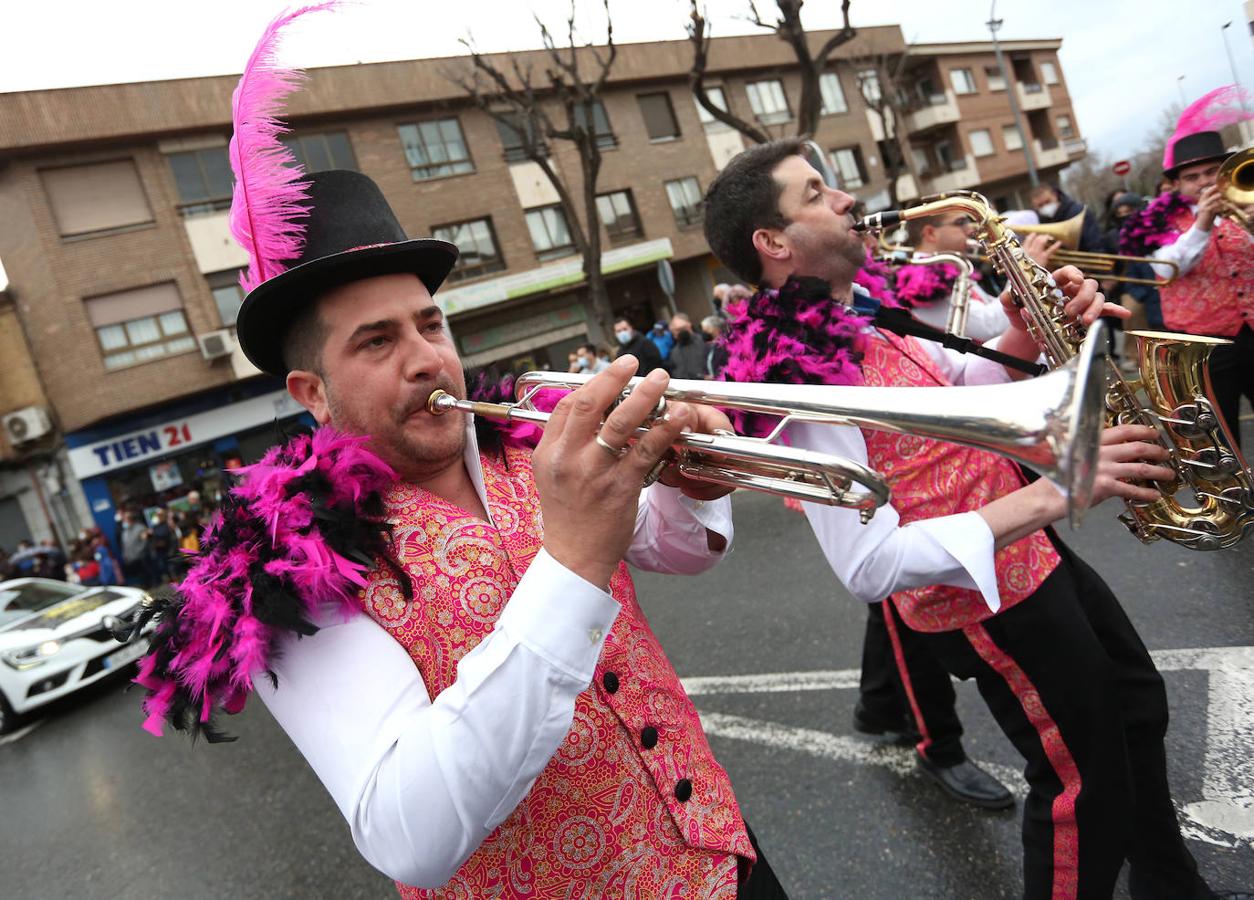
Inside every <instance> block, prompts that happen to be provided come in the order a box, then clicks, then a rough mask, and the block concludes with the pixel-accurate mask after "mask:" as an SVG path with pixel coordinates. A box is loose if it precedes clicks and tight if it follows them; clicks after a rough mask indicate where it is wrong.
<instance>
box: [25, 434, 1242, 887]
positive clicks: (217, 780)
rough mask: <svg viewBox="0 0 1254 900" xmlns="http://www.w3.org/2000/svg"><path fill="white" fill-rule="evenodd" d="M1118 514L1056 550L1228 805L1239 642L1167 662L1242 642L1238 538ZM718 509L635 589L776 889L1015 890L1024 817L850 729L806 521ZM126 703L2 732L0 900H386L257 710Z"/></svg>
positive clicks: (996, 738)
mask: <svg viewBox="0 0 1254 900" xmlns="http://www.w3.org/2000/svg"><path fill="white" fill-rule="evenodd" d="M1247 425H1248V423H1247ZM1252 437H1254V435H1251V434H1250V433H1249V430H1248V428H1247V442H1248V441H1250V439H1251V438H1252ZM1117 512H1118V508H1117V507H1116V506H1114V505H1110V506H1107V507H1103V508H1101V509H1099V510H1096V511H1095V512H1094V513H1093V514H1092V515H1091V516H1090V520H1089V522H1088V523H1086V525H1085V527H1084V528H1083V530H1081V531H1079V532H1076V533H1070V534H1064V537H1065V538H1066V539H1067V540H1068V541H1069V542H1070V543H1071V544H1072V546H1074V547H1076V548H1077V549H1078V551H1079V552H1080V553H1081V555H1083V556H1084V557H1085V558H1086V559H1088V560H1089V561H1090V562H1092V563H1093V564H1094V565H1095V566H1096V567H1097V568H1098V569H1099V570H1100V571H1101V572H1102V573H1103V574H1104V575H1105V576H1106V578H1107V580H1108V581H1109V582H1110V583H1111V585H1112V586H1113V587H1114V589H1115V591H1116V593H1117V594H1118V595H1119V596H1120V597H1121V598H1122V599H1123V602H1124V604H1125V606H1126V607H1127V609H1128V611H1129V614H1130V615H1131V616H1132V618H1133V620H1134V621H1135V623H1136V624H1137V626H1138V628H1139V629H1140V631H1141V634H1142V635H1143V637H1144V638H1145V641H1146V643H1147V644H1148V645H1149V647H1150V648H1151V649H1152V650H1154V651H1163V653H1162V655H1161V656H1160V664H1161V666H1162V667H1163V668H1164V669H1165V670H1166V679H1167V685H1168V690H1169V693H1170V699H1171V705H1172V714H1173V720H1172V727H1171V732H1170V734H1169V736H1168V742H1169V752H1170V765H1171V771H1170V775H1171V781H1172V785H1173V788H1174V793H1175V796H1176V799H1177V801H1178V803H1180V804H1181V805H1186V804H1201V803H1203V802H1204V801H1205V800H1211V801H1216V803H1217V804H1218V808H1220V810H1221V812H1222V808H1223V802H1222V801H1223V799H1224V798H1225V797H1227V796H1231V795H1234V794H1236V795H1240V794H1241V793H1242V791H1243V792H1244V793H1243V796H1245V797H1249V796H1250V795H1251V794H1254V783H1252V782H1249V781H1244V776H1245V774H1246V773H1248V771H1249V766H1250V765H1251V764H1250V762H1249V761H1250V760H1251V759H1254V724H1251V718H1252V717H1251V716H1250V715H1248V713H1250V711H1251V710H1250V706H1249V703H1250V702H1251V697H1252V692H1251V691H1249V690H1243V688H1249V687H1251V686H1254V679H1252V678H1251V675H1252V674H1254V656H1252V655H1251V653H1254V651H1250V652H1247V653H1245V654H1244V656H1245V658H1244V659H1242V652H1241V651H1232V650H1228V651H1222V652H1212V653H1210V654H1202V655H1197V654H1193V655H1188V654H1179V653H1172V652H1170V651H1178V650H1191V649H1198V648H1254V591H1252V590H1251V587H1252V586H1254V541H1247V542H1246V543H1245V544H1244V545H1243V546H1241V547H1240V548H1238V549H1236V550H1234V551H1228V552H1223V553H1209V554H1204V553H1190V552H1187V551H1184V550H1180V549H1178V548H1175V547H1173V546H1171V545H1164V544H1157V545H1152V546H1142V545H1140V544H1138V543H1137V542H1136V541H1135V540H1133V539H1132V538H1131V537H1130V536H1128V535H1127V534H1126V533H1124V531H1123V528H1122V526H1120V525H1118V524H1117V523H1116V522H1115V520H1114V515H1115V513H1117ZM736 515H737V523H738V529H739V531H738V535H737V539H736V547H735V549H734V551H733V553H732V555H731V556H730V558H729V559H728V560H727V561H726V562H725V563H724V564H723V565H722V566H720V567H719V568H718V569H716V570H715V571H714V572H711V573H709V574H707V575H705V576H702V577H701V578H698V579H674V578H669V579H668V578H663V577H658V576H652V575H647V574H646V575H641V576H640V577H639V582H638V583H639V589H640V595H641V597H642V600H643V602H644V605H645V607H646V609H647V611H648V612H649V614H650V617H651V619H652V622H653V626H654V628H655V630H656V631H657V633H658V634H659V635H660V636H661V639H662V641H663V643H664V644H665V646H666V648H667V652H668V653H669V654H670V655H671V657H672V659H673V660H674V662H675V665H676V667H677V669H678V670H679V672H680V673H681V674H682V675H683V676H685V678H692V679H694V680H692V681H691V682H690V684H691V690H692V692H693V694H694V699H695V700H696V702H697V704H698V706H699V707H700V709H701V711H702V714H703V715H704V716H706V717H707V728H708V729H709V730H710V732H711V734H712V738H711V741H712V744H713V746H714V750H715V753H716V754H717V756H718V758H719V759H720V760H721V761H722V763H723V764H724V766H725V767H726V768H727V770H728V771H729V773H730V775H731V778H732V780H733V782H734V784H735V787H736V792H737V795H738V797H739V799H740V801H741V805H742V807H743V808H744V811H745V814H746V817H747V818H748V819H749V820H750V821H751V823H752V824H753V827H754V830H755V831H756V832H757V834H758V836H759V838H760V839H761V841H762V844H763V847H764V849H765V851H766V853H767V855H768V856H769V858H770V859H771V861H772V865H773V866H774V868H775V870H776V872H777V873H779V875H780V877H781V879H782V880H783V882H784V884H785V886H786V887H787V888H788V890H789V892H790V895H791V896H793V897H797V898H825V897H832V898H903V897H910V898H916V897H918V898H924V897H937V898H962V900H985V898H987V900H993V898H1003V897H1007V898H1008V897H1015V896H1017V895H1018V891H1019V887H1018V886H1019V883H1020V876H1019V865H1020V855H1021V854H1020V848H1019V826H1018V816H1019V808H1016V809H1015V810H1012V811H1007V812H1001V813H988V812H983V811H977V810H973V809H969V808H966V807H963V806H960V805H957V804H955V803H954V802H953V801H951V800H949V799H947V798H946V797H945V796H944V795H943V794H942V793H941V792H940V791H939V790H938V789H937V788H936V787H935V786H934V785H933V784H931V783H930V782H929V781H927V780H925V779H924V778H923V777H922V776H920V775H919V774H918V773H916V772H915V771H914V770H913V768H912V763H911V757H910V751H908V750H900V749H896V748H877V747H875V746H874V745H872V744H871V743H869V742H865V741H862V740H861V739H858V738H855V737H854V736H853V732H852V729H851V727H850V724H849V723H850V716H851V714H852V710H853V704H854V701H855V699H856V691H855V690H853V689H851V687H850V685H851V684H852V681H851V678H852V674H851V673H849V672H848V671H846V670H853V669H855V668H856V666H857V664H858V660H859V654H860V641H861V635H862V627H863V615H864V613H863V611H862V610H861V609H860V608H859V607H858V606H857V605H856V604H855V603H854V602H853V601H852V600H851V599H849V598H848V596H847V595H845V594H844V592H843V591H842V590H841V589H840V588H839V587H838V586H837V585H835V584H834V582H833V580H832V578H831V576H830V574H829V573H828V572H827V571H826V569H825V564H824V562H823V560H822V558H821V556H820V554H819V551H818V548H817V546H816V544H815V542H814V539H813V537H812V536H811V535H810V532H809V530H808V528H807V527H806V525H805V521H804V519H803V518H802V517H801V516H799V515H797V514H796V513H793V512H791V511H789V510H787V509H785V508H784V506H783V505H782V503H780V502H779V501H778V500H776V499H773V498H770V497H765V496H762V495H743V496H740V497H738V498H737V501H736ZM1199 660H1200V661H1199ZM1060 664H1065V651H1061V650H1060ZM1198 666H1201V668H1198ZM1208 669H1209V670H1211V671H1209V672H1208V671H1207V670H1208ZM797 672H803V673H804V672H822V673H828V674H826V675H824V676H821V677H819V678H818V680H817V681H812V682H811V683H809V684H805V685H798V684H796V683H794V682H783V683H781V679H779V678H771V677H762V678H756V679H746V678H740V679H735V680H732V681H723V682H722V683H712V682H711V681H709V680H700V679H709V678H711V677H713V676H751V675H753V676H771V675H776V674H778V673H797ZM1243 679H1244V680H1243ZM1225 685H1226V686H1227V688H1226V689H1227V690H1229V693H1230V694H1232V693H1233V691H1234V690H1235V694H1233V697H1231V698H1230V699H1232V700H1233V704H1231V706H1232V709H1231V710H1229V712H1230V713H1231V712H1233V710H1235V712H1236V713H1241V712H1244V713H1246V715H1244V716H1242V715H1235V716H1233V715H1229V716H1228V718H1227V719H1224V716H1223V713H1224V709H1223V708H1222V704H1219V705H1218V707H1217V705H1216V703H1215V702H1213V701H1214V699H1215V697H1218V696H1220V694H1219V693H1217V692H1219V691H1220V690H1221V688H1224V686H1225ZM799 687H805V688H807V689H798V688H799ZM765 688H773V690H771V691H770V692H765V691H764V689H765ZM959 697H960V710H961V713H962V718H963V721H964V724H965V726H966V729H967V738H966V740H965V743H966V746H967V750H968V753H969V754H970V755H971V756H972V757H973V758H975V759H977V760H980V761H981V762H983V763H986V764H988V765H990V766H992V767H994V768H995V770H996V771H998V772H999V773H1003V774H1005V775H1006V777H1007V778H1008V779H1013V778H1014V772H1015V771H1017V770H1019V769H1020V768H1021V762H1020V760H1019V759H1018V758H1017V756H1016V754H1015V753H1014V751H1013V749H1012V748H1011V747H1010V745H1009V744H1008V743H1007V741H1006V740H1005V739H1004V738H1003V737H1002V736H1001V734H1000V733H999V732H998V730H997V728H996V726H995V724H994V723H993V721H992V719H991V718H990V716H989V715H988V713H987V712H986V711H985V710H984V708H983V705H982V703H981V701H980V699H979V697H978V695H977V694H976V693H975V691H974V688H973V687H972V686H971V685H969V684H963V685H960V687H959ZM138 702H139V696H138V694H137V692H130V693H126V692H124V684H123V683H122V682H120V681H113V682H107V683H103V684H101V685H97V686H96V687H95V689H92V690H89V691H87V692H84V693H83V694H82V695H80V696H78V697H76V698H71V699H69V700H67V701H65V702H62V703H59V704H57V705H55V706H54V707H53V708H51V709H50V710H49V711H48V712H47V713H46V714H44V715H42V716H39V717H37V718H35V719H34V720H33V721H32V726H33V727H30V729H29V730H28V731H26V732H25V733H23V732H19V733H18V734H17V735H16V736H15V739H12V738H11V739H0V740H3V743H0V798H2V799H0V864H2V865H0V897H4V898H9V897H13V898H51V897H58V898H60V897H72V898H78V897H100V898H106V897H107V898H111V900H120V898H166V897H180V898H188V900H194V898H210V897H213V898H218V897H239V898H253V897H256V898H272V897H327V898H354V897H389V896H395V895H394V893H393V891H392V888H391V886H390V885H389V884H388V882H387V881H386V880H385V879H384V878H383V877H382V876H380V875H379V874H377V873H376V872H374V871H373V870H372V869H370V868H369V867H368V866H367V865H366V864H365V863H364V862H362V861H361V860H360V859H359V858H358V857H357V855H356V853H355V851H354V849H353V846H352V841H351V838H350V837H349V833H348V829H347V827H346V825H345V824H344V822H343V820H342V819H341V817H340V815H339V813H338V811H337V810H336V809H335V808H334V806H333V804H332V803H331V801H330V799H329V797H328V796H327V795H326V794H325V792H324V791H323V790H322V788H321V786H320V785H319V784H318V782H317V780H316V778H315V777H314V776H313V775H312V773H311V772H310V770H309V769H308V768H307V767H306V766H305V765H304V763H303V761H302V760H301V759H300V758H299V756H298V755H297V754H296V753H295V751H294V750H293V749H292V747H291V746H290V744H289V743H288V742H287V740H286V738H285V737H284V736H283V734H282V733H281V732H279V730H278V729H277V727H276V726H275V725H274V723H273V721H272V720H271V719H270V718H269V716H268V714H267V713H266V712H265V710H264V708H262V707H261V706H260V704H256V705H255V706H254V707H252V708H250V709H249V710H248V711H246V712H245V713H244V714H242V715H241V716H239V717H237V718H236V719H235V720H233V721H232V723H231V724H232V725H233V726H234V731H235V733H236V734H238V735H240V740H239V741H238V742H237V743H234V744H229V745H219V746H208V745H203V744H201V745H197V746H190V745H188V743H187V742H186V741H185V740H183V739H181V738H166V739H164V740H160V741H158V740H155V739H153V738H151V737H149V736H148V735H147V734H146V733H144V732H142V731H141V730H140V729H139V724H140V720H141V716H140V713H139V710H138ZM1225 778H1226V779H1227V782H1225ZM1225 792H1226V793H1225ZM1220 795H1222V796H1220ZM1189 808H1190V809H1196V808H1200V807H1196V806H1191V807H1189ZM1203 818H1204V819H1205V822H1211V823H1212V824H1213V822H1214V821H1216V818H1215V815H1209V818H1206V817H1203ZM1187 821H1188V822H1189V823H1190V824H1191V827H1194V831H1195V832H1196V833H1198V834H1199V835H1201V838H1202V839H1194V840H1191V841H1190V847H1191V848H1192V850H1193V852H1194V854H1195V855H1196V857H1197V859H1198V862H1199V865H1200V867H1201V870H1202V871H1203V873H1205V875H1206V876H1207V878H1208V879H1209V880H1210V881H1211V883H1212V884H1213V885H1214V886H1216V887H1221V888H1234V887H1249V888H1254V838H1251V837H1247V838H1244V839H1236V838H1234V837H1232V834H1231V831H1225V830H1224V829H1223V828H1213V827H1212V828H1209V829H1205V828H1202V827H1201V826H1196V823H1195V822H1194V820H1193V819H1191V818H1190V819H1188V820H1187ZM1205 822H1204V823H1203V824H1205ZM1238 830H1239V829H1238ZM1251 834H1252V835H1254V832H1251ZM1223 844H1228V845H1229V846H1223ZM1118 896H1126V895H1125V894H1123V893H1122V888H1121V893H1120V894H1119V895H1118Z"/></svg>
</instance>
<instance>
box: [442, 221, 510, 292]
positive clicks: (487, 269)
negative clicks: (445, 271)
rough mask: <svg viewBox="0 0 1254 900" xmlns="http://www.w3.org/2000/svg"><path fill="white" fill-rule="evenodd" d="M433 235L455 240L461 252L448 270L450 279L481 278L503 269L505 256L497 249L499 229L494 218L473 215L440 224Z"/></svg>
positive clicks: (452, 241) (443, 239)
mask: <svg viewBox="0 0 1254 900" xmlns="http://www.w3.org/2000/svg"><path fill="white" fill-rule="evenodd" d="M431 236H432V237H434V238H437V239H438V240H441V241H448V242H449V243H450V244H456V245H457V249H458V251H460V255H459V256H458V257H457V265H456V266H454V267H453V271H452V272H450V273H449V276H448V278H449V281H461V280H463V279H465V278H478V277H479V276H480V275H489V274H491V273H492V272H500V271H502V270H503V269H504V268H505V257H503V256H502V255H501V251H500V250H499V249H497V243H496V231H495V229H493V227H492V220H491V219H470V220H469V221H466V222H454V223H453V224H451V225H437V226H436V227H435V228H433V229H431Z"/></svg>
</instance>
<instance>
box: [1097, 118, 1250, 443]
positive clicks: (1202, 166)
mask: <svg viewBox="0 0 1254 900" xmlns="http://www.w3.org/2000/svg"><path fill="white" fill-rule="evenodd" d="M1228 155H1229V154H1228V151H1227V150H1226V149H1225V147H1224V143H1223V139H1222V138H1221V137H1220V135H1219V132H1217V131H1202V132H1199V133H1196V134H1186V135H1182V136H1179V137H1177V138H1176V139H1175V140H1174V141H1172V142H1171V143H1169V144H1168V145H1167V150H1166V153H1165V154H1164V160H1163V174H1164V175H1165V176H1167V177H1169V178H1171V179H1172V180H1173V181H1172V183H1173V184H1174V190H1172V191H1171V192H1170V193H1167V194H1163V195H1161V196H1159V197H1157V198H1156V199H1155V200H1154V201H1153V202H1151V203H1150V204H1149V206H1147V207H1146V208H1145V209H1144V210H1142V211H1141V212H1139V213H1137V214H1136V215H1133V216H1131V217H1129V219H1128V220H1127V222H1126V223H1125V224H1124V226H1123V229H1122V231H1121V251H1120V252H1122V253H1125V254H1129V255H1132V256H1151V255H1152V256H1153V257H1154V258H1155V259H1160V260H1164V261H1170V262H1173V263H1175V264H1176V265H1177V266H1179V267H1180V272H1179V275H1178V276H1177V277H1176V279H1175V280H1174V281H1172V282H1171V284H1168V285H1164V286H1163V287H1161V288H1159V297H1160V298H1161V303H1162V318H1163V323H1164V324H1165V325H1166V327H1167V330H1168V331H1182V332H1185V333H1188V334H1200V335H1210V336H1212V337H1222V338H1228V339H1229V340H1231V341H1232V343H1231V344H1228V345H1224V346H1220V347H1216V348H1215V349H1214V350H1213V351H1212V352H1211V355H1210V380H1211V387H1212V388H1213V390H1214V392H1215V399H1216V400H1217V401H1218V403H1219V410H1220V412H1221V413H1222V414H1223V417H1224V420H1225V421H1226V422H1227V423H1228V430H1229V431H1230V432H1231V433H1232V438H1233V440H1234V441H1236V443H1237V446H1238V447H1239V446H1240V444H1241V426H1240V422H1239V416H1238V414H1239V412H1240V405H1241V397H1242V395H1244V396H1245V398H1246V399H1247V400H1249V401H1250V402H1251V403H1254V331H1251V329H1250V324H1251V322H1254V252H1252V251H1254V247H1252V246H1251V236H1250V234H1249V232H1247V231H1246V230H1245V229H1244V228H1242V227H1241V226H1240V225H1238V224H1236V223H1235V222H1233V221H1232V220H1231V219H1228V218H1226V217H1224V216H1222V213H1223V211H1224V209H1225V206H1226V201H1225V199H1224V197H1223V195H1222V194H1221V193H1220V191H1219V188H1218V187H1217V186H1216V184H1215V179H1216V176H1217V175H1218V173H1219V167H1220V166H1221V165H1222V163H1223V161H1224V159H1226V158H1227V157H1228ZM1154 271H1155V272H1156V273H1157V274H1158V275H1161V276H1162V277H1164V278H1165V277H1168V276H1170V275H1171V267H1170V266H1166V265H1155V266H1154Z"/></svg>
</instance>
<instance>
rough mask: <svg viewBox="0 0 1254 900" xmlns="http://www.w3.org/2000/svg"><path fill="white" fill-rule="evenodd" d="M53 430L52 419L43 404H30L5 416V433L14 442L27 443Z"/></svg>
mask: <svg viewBox="0 0 1254 900" xmlns="http://www.w3.org/2000/svg"><path fill="white" fill-rule="evenodd" d="M50 431H52V420H51V419H49V418H48V411H47V410H46V409H44V408H43V407H42V406H28V407H26V408H25V409H19V410H17V411H16V412H11V413H8V414H7V415H5V417H4V433H5V434H6V435H7V436H8V438H9V442H10V443H12V444H25V443H26V442H27V441H34V440H37V439H39V438H41V437H43V436H44V435H45V434H47V433H48V432H50Z"/></svg>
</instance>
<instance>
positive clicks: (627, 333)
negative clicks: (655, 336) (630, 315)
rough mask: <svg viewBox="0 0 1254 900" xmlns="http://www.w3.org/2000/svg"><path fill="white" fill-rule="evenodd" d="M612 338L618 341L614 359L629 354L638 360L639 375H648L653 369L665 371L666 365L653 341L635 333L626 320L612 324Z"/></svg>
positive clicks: (637, 332)
mask: <svg viewBox="0 0 1254 900" xmlns="http://www.w3.org/2000/svg"><path fill="white" fill-rule="evenodd" d="M614 338H615V340H617V341H618V350H617V351H616V352H615V354H614V358H615V359H618V358H619V357H620V356H626V355H627V354H629V353H630V354H631V355H632V356H634V357H635V358H636V359H638V360H640V370H639V374H641V375H648V374H649V373H650V372H652V371H653V370H654V369H665V368H666V365H665V364H664V363H663V362H662V354H661V353H659V352H658V349H657V347H656V346H654V344H653V341H651V340H649V339H648V337H646V336H645V335H643V334H641V333H640V332H639V331H636V329H635V327H634V326H632V324H631V322H629V321H627V320H626V319H619V320H618V321H617V322H615V323H614Z"/></svg>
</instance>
